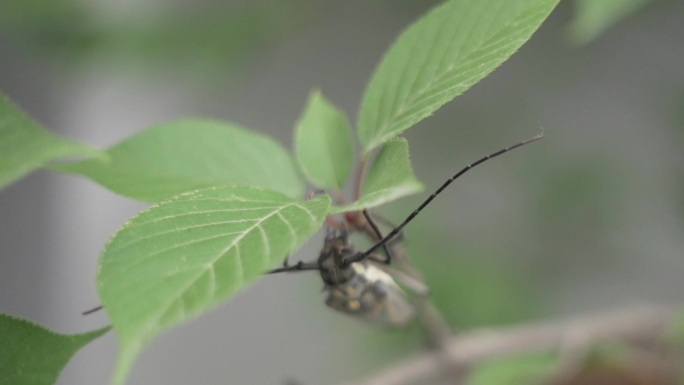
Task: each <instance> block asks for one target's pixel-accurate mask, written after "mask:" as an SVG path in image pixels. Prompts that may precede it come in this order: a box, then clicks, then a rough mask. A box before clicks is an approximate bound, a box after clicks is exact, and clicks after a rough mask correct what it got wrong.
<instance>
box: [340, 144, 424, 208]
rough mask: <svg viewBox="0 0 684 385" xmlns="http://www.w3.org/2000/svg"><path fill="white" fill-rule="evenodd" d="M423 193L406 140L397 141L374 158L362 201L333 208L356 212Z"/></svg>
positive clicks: (364, 186) (386, 146) (386, 145)
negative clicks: (412, 164) (414, 174)
mask: <svg viewBox="0 0 684 385" xmlns="http://www.w3.org/2000/svg"><path fill="white" fill-rule="evenodd" d="M422 190H423V185H422V184H421V183H420V182H419V181H418V180H417V179H416V178H415V177H414V176H413V170H412V169H411V161H410V159H409V150H408V143H407V142H406V140H405V139H403V138H394V139H392V140H390V141H389V142H387V144H385V146H383V148H382V150H380V152H378V155H377V156H376V157H375V160H374V161H373V164H372V165H371V167H370V168H369V170H368V174H367V175H366V178H365V180H364V182H363V189H362V191H361V197H360V198H359V200H357V201H356V202H354V203H352V204H349V205H347V206H342V207H334V208H333V209H332V210H331V211H332V212H344V211H354V210H361V209H364V208H370V207H374V206H379V205H381V204H383V203H387V202H390V201H393V200H396V199H399V198H401V197H404V196H406V195H410V194H415V193H417V192H420V191H422Z"/></svg>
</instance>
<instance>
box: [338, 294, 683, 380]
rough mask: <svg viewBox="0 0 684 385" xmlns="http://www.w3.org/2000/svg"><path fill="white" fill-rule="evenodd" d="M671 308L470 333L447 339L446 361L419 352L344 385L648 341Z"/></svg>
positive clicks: (419, 376)
mask: <svg viewBox="0 0 684 385" xmlns="http://www.w3.org/2000/svg"><path fill="white" fill-rule="evenodd" d="M676 310H677V308H676V307H670V306H638V307H633V308H630V309H626V310H620V311H616V312H611V313H607V314H603V315H598V316H588V317H578V318H573V319H568V320H558V321H547V322H539V323H532V324H527V325H520V326H510V327H503V328H492V329H481V330H474V331H472V332H468V333H464V334H460V335H457V336H454V337H450V338H449V339H448V340H447V342H446V345H447V346H446V350H447V353H448V356H447V357H446V358H445V357H444V354H443V353H436V352H428V353H424V354H422V355H418V356H414V357H412V358H409V359H406V360H404V361H402V362H399V363H397V364H395V365H393V366H391V367H389V368H387V369H385V370H384V371H383V372H381V373H378V374H377V375H375V376H373V377H369V378H367V379H364V380H361V381H354V382H353V383H348V385H351V384H354V385H408V384H416V383H424V382H426V381H427V380H428V379H431V378H438V377H439V376H440V374H442V373H443V371H444V365H445V364H446V365H450V366H452V367H456V368H461V369H466V370H467V369H468V368H471V367H472V366H474V365H476V364H479V363H482V362H485V361H488V360H492V359H495V358H499V357H505V356H510V355H514V354H521V353H532V352H540V351H548V350H556V349H559V348H562V347H563V346H565V345H568V344H570V345H572V344H575V343H578V341H579V343H581V344H585V343H591V344H592V345H593V344H596V343H600V342H609V341H623V342H628V343H636V344H638V343H649V342H653V341H654V340H657V339H658V338H660V337H661V336H662V334H663V332H664V331H665V330H666V328H667V327H668V325H669V323H670V322H671V321H672V319H673V317H674V315H675V314H676ZM445 359H446V360H447V361H446V362H445V361H444V360H445Z"/></svg>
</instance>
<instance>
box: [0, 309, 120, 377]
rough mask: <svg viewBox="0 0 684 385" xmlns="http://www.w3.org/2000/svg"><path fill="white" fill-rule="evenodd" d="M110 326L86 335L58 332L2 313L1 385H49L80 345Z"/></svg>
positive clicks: (0, 315) (0, 342)
mask: <svg viewBox="0 0 684 385" xmlns="http://www.w3.org/2000/svg"><path fill="white" fill-rule="evenodd" d="M108 330H109V327H106V328H103V329H99V330H94V331H92V332H88V333H83V334H71V335H68V334H57V333H55V332H52V331H50V330H48V329H45V328H44V327H42V326H39V325H36V324H34V323H31V322H28V321H25V320H22V319H19V318H14V317H11V316H8V315H5V314H0V384H1V385H50V384H54V383H55V381H57V376H59V373H60V372H61V371H62V369H63V368H64V366H65V365H66V364H67V362H69V360H70V359H71V356H73V355H74V354H75V353H76V352H77V351H78V350H79V349H80V348H82V347H83V346H85V345H86V344H88V343H89V342H90V341H92V340H94V339H96V338H97V337H99V336H101V335H102V334H104V333H106V332H107V331H108Z"/></svg>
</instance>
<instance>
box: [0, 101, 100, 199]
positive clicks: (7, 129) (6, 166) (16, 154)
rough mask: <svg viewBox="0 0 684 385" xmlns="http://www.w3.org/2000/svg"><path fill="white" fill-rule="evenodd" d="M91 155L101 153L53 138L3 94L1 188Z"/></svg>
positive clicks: (1, 110)
mask: <svg viewBox="0 0 684 385" xmlns="http://www.w3.org/2000/svg"><path fill="white" fill-rule="evenodd" d="M92 155H100V153H99V152H98V150H96V149H94V148H91V147H88V146H86V145H85V144H81V143H77V142H73V141H70V140H66V139H62V138H59V137H57V136H55V135H52V134H51V133H50V132H48V131H46V130H44V129H43V128H42V127H41V126H39V125H38V124H36V123H34V122H32V121H31V120H30V119H29V118H28V117H27V116H26V115H24V114H23V113H22V112H21V111H20V110H19V109H18V108H16V107H15V106H14V105H13V104H12V102H10V101H9V100H8V99H7V98H6V97H4V96H3V95H0V188H1V187H4V186H5V185H7V184H10V183H12V182H14V181H15V180H17V179H19V178H21V177H22V176H24V175H25V174H27V173H29V172H31V171H34V170H35V169H37V168H40V167H43V166H46V165H48V164H49V163H50V162H54V161H57V160H60V159H64V158H68V157H75V156H79V157H83V156H92Z"/></svg>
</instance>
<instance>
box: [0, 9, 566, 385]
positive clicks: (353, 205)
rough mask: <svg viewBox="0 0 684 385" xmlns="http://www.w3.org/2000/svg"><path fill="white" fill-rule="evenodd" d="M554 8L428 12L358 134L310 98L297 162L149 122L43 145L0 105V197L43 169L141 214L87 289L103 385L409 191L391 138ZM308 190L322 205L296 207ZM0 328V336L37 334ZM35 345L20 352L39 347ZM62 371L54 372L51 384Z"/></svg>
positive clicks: (11, 322) (212, 132)
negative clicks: (96, 314) (117, 133)
mask: <svg viewBox="0 0 684 385" xmlns="http://www.w3.org/2000/svg"><path fill="white" fill-rule="evenodd" d="M557 3H558V0H517V1H504V0H477V1H475V0H450V1H447V2H445V3H443V4H441V5H439V6H437V7H435V8H434V9H432V10H431V11H429V12H428V13H427V14H426V15H424V16H423V17H422V18H420V19H419V20H418V21H417V22H415V23H414V24H413V25H411V26H410V27H409V28H407V29H406V30H405V31H404V32H403V33H402V34H401V35H400V36H399V38H398V39H397V40H396V42H395V43H394V44H393V45H392V47H391V48H390V49H389V50H388V52H387V53H386V54H385V56H384V57H383V59H382V61H381V63H380V64H379V66H378V68H377V70H376V71H375V73H374V74H373V76H372V78H371V80H370V82H369V83H368V86H367V89H366V91H365V93H364V96H363V98H362V102H361V105H360V107H359V113H358V119H357V124H356V130H355V131H352V129H351V123H350V122H351V121H350V119H349V118H348V117H347V116H346V114H345V113H344V112H343V111H341V110H340V109H339V108H337V107H335V106H334V105H333V104H332V102H330V101H329V100H327V99H326V98H325V97H324V96H323V94H322V93H321V92H320V91H314V92H312V94H311V96H310V98H309V100H308V103H307V105H306V106H305V108H304V110H303V112H302V114H301V117H300V118H299V120H298V121H297V122H296V124H295V127H294V147H295V148H294V155H291V154H290V153H289V152H288V151H287V150H286V149H284V148H283V147H282V145H280V144H279V143H278V142H277V141H275V140H274V139H272V138H269V137H267V136H265V135H262V134H258V133H255V132H253V131H251V130H248V129H246V128H243V127H240V126H238V125H235V124H232V123H225V122H216V121H207V120H199V119H192V120H181V121H175V122H171V123H166V124H161V125H158V126H154V127H151V128H148V129H145V130H143V131H141V132H140V133H138V134H137V135H134V136H132V137H130V138H128V139H126V140H124V141H123V142H121V143H119V144H116V145H114V146H112V147H110V148H108V149H106V150H98V149H94V148H91V147H89V146H87V145H84V144H79V143H75V142H72V141H68V140H65V139H61V138H58V137H55V136H54V135H51V134H49V133H48V132H47V131H45V130H44V129H42V128H41V127H40V126H38V125H37V124H36V123H34V122H32V121H31V120H30V119H28V118H27V117H26V116H25V115H24V114H23V113H21V112H20V111H19V110H18V109H17V108H16V107H14V106H13V105H12V104H11V102H9V101H8V100H7V99H5V98H3V99H0V150H1V154H2V156H1V157H0V186H3V185H7V184H9V183H11V182H12V181H14V180H16V179H18V178H20V177H21V176H23V175H25V174H26V173H28V172H30V171H32V170H35V169H37V168H48V169H51V170H54V171H57V172H63V173H70V174H75V175H79V176H83V177H86V178H89V179H91V180H93V181H95V182H97V183H99V184H101V185H102V186H103V187H105V188H107V189H109V190H111V191H113V192H115V193H117V194H120V195H123V196H125V197H128V198H131V199H135V200H140V201H144V202H150V203H152V204H153V205H152V206H151V207H149V208H148V209H146V210H144V211H142V212H141V213H139V214H138V215H136V216H135V217H133V218H131V219H130V220H129V221H128V222H126V223H125V224H124V225H123V226H122V227H121V229H120V230H119V231H118V232H117V233H116V234H115V235H114V236H113V237H112V238H111V240H110V241H109V242H108V243H107V245H105V247H104V249H103V251H102V253H101V255H100V260H99V269H98V275H97V286H98V291H99V294H100V298H101V300H102V304H103V306H104V309H105V310H106V312H107V314H108V315H109V317H110V319H111V321H112V328H113V329H114V331H115V332H116V333H117V335H118V337H119V340H120V346H121V349H120V354H119V362H118V365H117V368H116V370H115V372H114V377H113V379H112V384H123V383H124V382H125V379H126V376H127V374H128V372H129V371H130V368H131V367H132V365H133V363H134V361H135V358H136V357H137V355H138V354H139V353H140V351H141V349H142V348H143V347H144V345H145V344H146V343H147V342H148V341H149V340H151V339H152V338H154V337H155V336H156V335H158V334H159V333H161V332H163V331H165V330H167V329H169V328H170V327H173V326H175V325H178V324H180V323H183V322H186V321H188V320H190V319H192V318H194V317H196V316H198V315H200V314H202V313H203V312H206V311H208V310H209V309H211V308H213V307H215V306H216V305H218V304H219V303H222V302H224V301H225V300H227V299H228V298H230V297H231V296H232V295H234V294H235V293H236V292H238V291H239V290H242V289H243V288H244V287H246V286H247V285H248V284H249V283H251V282H253V281H255V280H256V279H258V278H259V277H260V276H262V274H263V273H264V272H266V271H268V270H269V269H271V268H273V267H274V266H275V265H276V264H278V263H279V262H280V261H281V259H282V258H283V256H285V255H288V254H290V253H292V252H294V251H296V250H297V248H298V247H299V246H300V245H301V244H302V243H303V242H304V241H305V240H306V239H308V238H309V237H310V236H311V235H312V234H314V233H315V232H316V231H317V230H318V229H319V228H320V227H321V226H322V225H323V223H324V221H325V219H326V217H328V216H329V215H332V214H336V213H352V214H354V213H356V212H358V211H359V210H361V209H365V208H370V207H375V206H378V205H381V204H384V203H386V202H389V201H392V200H396V199H399V198H401V197H404V196H407V195H409V194H415V193H417V192H419V191H421V190H422V188H423V186H422V184H421V183H420V182H419V181H418V180H417V179H416V178H415V176H414V175H413V172H412V169H411V163H410V159H409V148H408V143H407V141H406V140H405V139H403V138H400V137H398V135H400V134H402V133H403V132H404V131H405V130H407V129H408V128H410V127H412V126H414V125H415V124H417V123H418V122H420V121H421V120H423V119H425V118H426V117H428V116H430V115H431V114H432V113H433V112H435V111H436V110H437V109H438V108H440V107H441V106H442V105H444V104H445V103H447V102H448V101H450V100H452V99H453V98H455V97H456V96H458V95H460V94H461V93H463V92H465V91H466V90H467V89H468V88H470V87H472V86H473V85H474V84H476V83H477V82H478V81H480V80H481V79H482V78H484V77H485V76H487V75H488V74H489V73H491V72H492V71H493V70H494V69H496V68H497V67H498V66H499V65H500V64H501V63H503V62H504V61H505V60H506V59H508V58H509V57H510V56H511V55H512V54H513V53H514V52H515V51H516V50H517V49H518V48H519V47H520V46H521V45H522V44H524V43H525V42H526V41H527V40H528V39H529V38H530V37H531V35H532V34H533V32H534V31H535V30H536V29H537V28H538V27H539V26H540V24H541V23H542V21H543V20H544V19H545V18H546V17H547V16H548V15H549V13H550V12H551V11H552V10H553V8H554V7H555V6H556V4H557ZM355 142H356V143H355ZM356 145H358V148H359V149H360V152H359V154H358V155H357V154H356V153H355V151H354V148H355V146H356ZM74 158H76V160H74ZM356 159H358V162H355V160H356ZM354 169H355V170H356V172H355V173H354ZM352 175H354V176H355V177H353V178H352ZM350 178H351V179H352V184H353V186H352V188H353V190H354V191H355V194H354V196H353V197H352V199H351V200H349V201H347V200H345V199H344V196H343V193H342V189H343V187H344V186H345V185H346V184H347V183H349V180H350ZM307 184H309V185H310V186H313V187H314V189H321V190H324V191H326V192H328V193H329V194H330V195H328V194H317V195H315V196H312V197H308V198H309V199H307V194H306V193H305V191H306V190H307ZM331 197H332V198H331ZM333 198H334V199H333ZM333 201H334V204H333ZM140 293H145V295H140ZM0 320H5V321H3V322H0V334H3V335H4V334H5V333H6V332H9V331H10V329H12V330H11V331H12V332H16V333H19V334H32V335H37V334H36V333H46V332H45V331H43V330H42V329H40V328H39V327H37V326H35V325H31V326H30V327H27V326H25V325H24V324H23V323H22V322H24V321H17V320H15V319H12V318H2V319H0ZM22 325H24V326H22ZM13 328H14V329H13ZM15 329H17V330H19V331H15ZM104 331H106V330H104V329H103V330H101V331H96V332H92V333H90V334H85V335H80V336H58V337H54V338H62V339H71V340H72V341H77V342H74V343H72V344H71V345H69V346H72V347H74V348H73V349H72V350H69V352H71V353H73V352H75V350H76V349H77V348H78V347H79V346H81V345H82V344H84V343H87V342H88V341H90V340H91V339H93V338H96V337H97V336H99V335H100V334H102V333H104ZM47 340H48V339H47V337H46V338H45V339H42V338H35V339H33V340H32V341H33V342H27V343H26V344H25V346H29V345H32V346H34V345H35V346H37V347H40V346H42V347H44V348H46V349H49V348H50V347H49V344H48V342H46V341H47ZM12 346H14V345H12ZM68 356H69V354H67V353H64V357H67V359H68ZM17 357H19V356H17ZM65 363H66V360H61V361H60V363H59V364H55V365H53V366H52V367H51V368H52V369H51V372H52V373H53V374H54V376H51V377H50V378H56V375H57V373H58V372H59V370H60V369H61V367H62V366H63V365H64V364H65ZM0 367H4V368H9V369H6V370H5V371H4V372H3V371H0V383H1V382H3V380H6V379H7V378H11V376H14V375H15V374H13V373H14V371H13V370H14V366H13V365H10V366H2V365H0ZM46 383H48V382H46Z"/></svg>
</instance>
